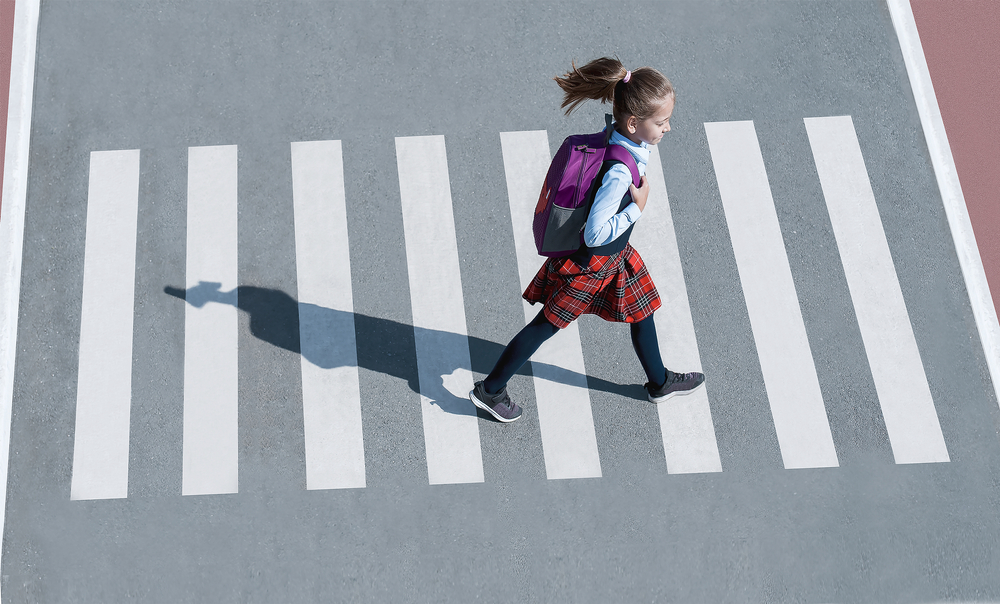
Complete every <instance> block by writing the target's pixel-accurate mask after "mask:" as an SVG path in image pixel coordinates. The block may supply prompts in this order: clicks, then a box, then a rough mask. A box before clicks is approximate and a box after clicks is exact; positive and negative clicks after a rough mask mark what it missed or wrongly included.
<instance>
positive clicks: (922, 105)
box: [888, 0, 1000, 402]
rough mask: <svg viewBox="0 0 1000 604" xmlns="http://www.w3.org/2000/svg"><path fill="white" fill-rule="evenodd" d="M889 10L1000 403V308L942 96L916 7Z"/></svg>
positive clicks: (899, 0) (901, 1)
mask: <svg viewBox="0 0 1000 604" xmlns="http://www.w3.org/2000/svg"><path fill="white" fill-rule="evenodd" d="M888 4H889V13H890V14H891V15H892V24H893V26H894V27H895V29H896V36H897V37H898V38H899V46H900V49H901V50H902V52H903V63H904V64H905V65H906V73H907V75H908V76H909V78H910V86H911V87H912V88H913V98H914V100H915V101H916V105H917V113H918V114H919V115H920V124H921V126H922V127H923V131H924V137H925V138H926V139H927V149H928V151H929V152H930V156H931V164H932V165H933V166H934V175H935V177H936V178H937V183H938V189H939V190H940V191H941V200H942V202H943V203H944V211H945V215H946V216H947V217H948V226H949V227H950V229H951V236H952V239H954V241H955V251H956V252H957V255H958V263H959V266H961V267H962V277H963V278H964V280H965V287H966V289H967V290H968V292H969V302H970V303H971V305H972V314H973V316H974V317H975V318H976V327H977V328H978V330H979V339H980V340H981V341H982V346H983V352H984V353H985V355H986V364H987V366H988V367H989V369H990V378H991V379H992V381H993V391H994V393H995V395H996V398H997V401H998V402H1000V323H998V320H997V310H996V305H995V304H994V301H993V296H992V294H991V293H990V285H989V281H988V280H987V278H986V269H985V267H984V266H983V259H982V256H980V254H979V246H978V245H977V243H976V235H975V232H974V231H973V228H972V220H971V218H970V217H969V209H968V207H967V206H966V204H965V195H964V194H963V192H962V184H961V182H960V181H959V179H958V170H957V169H956V167H955V158H954V156H953V155H952V151H951V145H949V144H948V135H947V133H946V132H945V129H944V121H943V120H942V118H941V109H940V107H939V106H938V102H937V96H936V95H935V94H934V86H933V84H932V82H931V75H930V72H929V71H928V70H927V61H926V58H925V57H924V50H923V46H922V45H921V43H920V37H919V35H918V33H917V25H916V23H915V22H914V19H913V10H912V7H911V6H910V3H909V2H908V0H888Z"/></svg>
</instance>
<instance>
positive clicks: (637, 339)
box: [630, 313, 667, 386]
mask: <svg viewBox="0 0 1000 604" xmlns="http://www.w3.org/2000/svg"><path fill="white" fill-rule="evenodd" d="M654 314H655V313H654ZM630 326H631V328H632V346H633V347H634V348H635V354H636V356H638V357H639V362H640V363H641V364H642V369H643V371H645V372H646V377H647V378H649V381H650V383H651V384H653V385H654V386H661V385H663V383H664V382H665V381H666V379H667V370H666V368H665V367H664V366H663V359H662V358H661V357H660V344H659V342H658V341H657V339H656V326H655V325H654V324H653V315H649V316H648V317H646V318H645V319H643V320H642V321H639V322H638V323H631V324H630Z"/></svg>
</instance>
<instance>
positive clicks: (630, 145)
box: [610, 130, 649, 164]
mask: <svg viewBox="0 0 1000 604" xmlns="http://www.w3.org/2000/svg"><path fill="white" fill-rule="evenodd" d="M610 142H612V143H616V144H619V145H621V146H622V147H625V148H626V149H628V152H629V153H631V154H632V157H634V158H635V161H636V163H641V164H646V163H648V162H649V145H648V144H646V143H634V142H632V141H630V140H629V139H627V138H626V137H624V136H622V134H621V133H620V132H618V130H614V131H613V132H612V133H611V141H610Z"/></svg>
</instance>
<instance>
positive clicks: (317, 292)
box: [71, 117, 949, 499]
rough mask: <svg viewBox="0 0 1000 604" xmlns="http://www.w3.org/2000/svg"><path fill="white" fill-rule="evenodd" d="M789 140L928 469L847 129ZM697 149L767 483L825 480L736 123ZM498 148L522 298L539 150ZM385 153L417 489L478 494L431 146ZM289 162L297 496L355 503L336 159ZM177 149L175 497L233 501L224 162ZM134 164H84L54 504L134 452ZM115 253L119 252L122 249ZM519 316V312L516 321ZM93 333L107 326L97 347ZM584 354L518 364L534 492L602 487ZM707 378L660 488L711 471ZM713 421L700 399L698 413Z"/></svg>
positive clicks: (792, 330) (837, 123) (717, 463)
mask: <svg viewBox="0 0 1000 604" xmlns="http://www.w3.org/2000/svg"><path fill="white" fill-rule="evenodd" d="M805 126H806V129H807V132H808V135H809V140H810V144H811V145H812V150H813V154H814V158H815V161H816V165H817V169H818V172H819V179H820V184H821V185H822V189H823V193H824V196H825V197H826V203H827V207H828V209H829V212H830V217H831V222H832V225H833V228H834V234H835V236H836V240H837V244H838V247H839V249H840V254H841V259H842V261H843V265H844V270H845V273H846V275H847V280H848V285H849V288H850V295H851V297H852V301H853V303H854V307H855V310H856V312H857V316H858V322H859V325H860V328H861V333H862V337H863V341H864V346H865V352H866V353H867V355H868V358H869V361H870V364H871V367H872V375H873V377H874V378H875V385H876V389H877V394H878V397H879V401H880V404H881V407H882V410H883V415H884V418H885V425H886V428H887V432H888V435H889V439H890V443H891V446H892V451H893V454H894V456H895V460H896V462H897V463H920V462H944V461H948V459H949V457H948V451H947V447H946V446H945V442H944V438H943V436H942V433H941V428H940V425H939V424H938V420H937V414H936V411H935V408H934V402H933V400H932V399H931V396H930V391H929V388H928V385H927V379H926V376H925V374H924V370H923V366H922V364H921V361H920V357H919V352H918V351H917V347H916V342H915V339H914V335H913V330H912V327H911V325H910V321H909V316H908V314H907V312H906V308H905V305H904V303H903V299H902V294H901V292H900V286H899V283H898V280H897V277H896V273H895V269H894V266H893V264H892V258H891V255H890V253H889V248H888V244H887V242H886V238H885V233H884V231H883V229H882V224H881V222H880V219H879V214H878V210H877V207H876V205H875V199H874V195H873V194H872V190H871V185H870V183H869V181H868V176H867V172H866V170H865V166H864V160H863V158H862V156H861V151H860V148H859V146H858V141H857V136H856V134H855V131H854V126H853V123H852V122H851V119H850V117H836V118H809V119H806V120H805ZM705 131H706V134H707V137H708V142H709V150H710V152H711V156H712V162H713V166H714V170H715V177H716V179H717V181H718V184H719V191H720V194H721V198H722V202H723V208H724V212H725V216H726V221H727V224H728V226H729V233H730V237H731V239H732V245H733V251H734V254H735V260H736V266H737V268H738V272H739V278H740V287H741V289H742V292H743V295H744V299H745V300H746V305H747V310H748V315H749V319H750V329H751V331H752V333H753V337H754V342H755V344H756V348H757V353H758V357H759V359H760V364H761V369H762V373H763V379H764V387H765V390H766V392H767V397H768V402H769V403H770V407H771V412H772V413H771V420H772V421H773V423H774V426H775V432H776V434H777V437H778V445H779V448H780V452H781V457H782V461H783V462H784V466H785V467H786V468H818V467H836V466H838V456H837V451H836V450H835V447H834V442H833V438H832V436H831V428H830V425H829V422H828V419H827V415H826V410H825V405H824V401H823V397H822V393H821V391H820V389H819V382H818V379H817V374H816V367H815V364H814V361H813V356H812V352H811V350H810V347H809V342H808V340H807V338H806V332H805V325H804V323H803V318H802V313H801V310H800V306H799V301H798V298H797V294H796V291H795V286H794V284H793V281H792V277H791V270H790V267H789V263H788V257H787V253H786V251H785V247H784V242H783V240H782V237H781V231H780V226H779V224H778V218H777V214H776V212H775V208H774V203H773V200H772V199H771V193H770V187H769V184H768V176H767V174H766V173H765V170H764V164H763V159H762V156H761V150H760V146H759V145H758V143H757V135H756V131H755V129H754V124H753V123H752V122H711V123H706V124H705ZM499 138H500V150H501V153H502V158H503V171H504V178H505V180H506V185H507V192H508V202H509V205H510V213H511V220H512V226H511V228H512V232H511V233H510V236H511V237H512V238H513V241H514V249H515V253H516V260H517V267H518V275H519V283H517V284H513V283H511V284H503V285H502V286H503V287H507V286H510V287H515V286H517V287H520V288H522V289H523V288H524V287H526V286H527V285H528V283H529V281H530V280H531V278H532V277H533V276H534V274H535V272H536V271H537V270H538V267H539V265H540V264H541V259H540V258H539V257H538V256H537V254H536V253H535V250H534V244H533V241H532V236H531V231H530V224H531V219H532V212H533V209H534V206H535V203H536V201H537V195H538V191H539V189H540V185H541V182H542V180H543V179H544V176H545V173H546V170H547V168H548V165H549V161H550V158H551V155H550V147H549V140H548V133H547V132H546V131H522V132H502V133H500V137H499ZM395 142H396V167H397V172H398V177H399V191H400V208H401V213H402V219H403V220H402V223H403V232H404V233H403V234H404V237H405V242H404V244H405V253H406V264H407V278H408V283H409V289H410V304H411V310H412V317H413V330H414V343H415V351H414V352H415V356H416V366H417V377H418V380H419V394H420V405H421V406H420V408H421V414H422V427H423V436H424V446H425V453H426V465H427V477H428V482H429V483H430V484H456V483H475V482H483V481H484V480H485V475H484V466H483V452H482V446H481V442H480V429H481V427H485V426H489V425H491V424H490V423H488V422H486V420H480V419H479V418H478V417H477V414H476V411H475V407H474V406H473V405H472V404H471V403H470V402H469V400H468V398H467V393H468V391H469V390H470V389H471V388H472V362H471V360H470V357H471V355H470V348H469V337H468V328H467V325H466V303H467V302H466V301H465V300H464V296H463V290H462V280H461V270H460V262H461V259H460V258H459V253H458V237H457V234H456V222H455V217H454V212H453V208H452V194H451V184H450V180H451V179H450V177H449V172H448V159H447V153H446V147H445V138H444V137H443V136H417V137H399V138H397V139H396V141H395ZM290 150H291V172H292V207H293V210H294V232H295V242H294V243H295V245H294V249H295V251H294V253H295V266H296V271H297V273H296V283H297V291H298V313H299V316H298V318H299V342H300V347H301V360H300V362H301V371H302V405H303V427H302V430H303V440H304V443H305V459H304V464H305V475H306V488H307V489H310V490H317V489H346V488H364V487H366V486H367V480H366V448H365V440H364V439H365V437H364V431H363V425H364V422H363V420H364V416H365V401H364V400H363V399H362V394H361V392H362V390H361V387H360V383H359V379H360V378H359V366H358V365H359V360H358V359H359V357H358V343H357V341H356V332H355V316H356V315H355V308H354V295H355V292H354V290H353V287H354V284H353V283H352V278H351V274H352V273H351V262H350V247H349V245H348V244H349V240H350V238H349V235H350V234H349V233H348V228H347V225H348V220H347V209H348V208H347V200H346V198H345V183H344V163H343V148H342V143H341V141H337V140H328V141H310V142H293V143H291V144H290ZM188 152H189V162H188V200H187V241H186V258H187V260H186V275H187V276H186V287H187V289H186V293H185V298H186V301H187V303H186V304H185V336H184V349H185V352H184V401H183V463H182V481H181V482H182V489H181V491H182V494H183V495H197V494H222V493H236V492H238V491H239V484H238V482H239V448H238V441H237V438H238V434H239V421H240V418H239V412H238V407H239V405H238V402H239V401H238V396H239V395H238V392H239V383H238V372H237V367H238V358H239V344H238V337H237V331H238V330H237V317H238V302H239V295H238V282H237V266H238V254H237V207H238V193H237V172H238V166H237V148H236V146H234V145H230V146H218V147H191V148H190V149H189V150H188ZM139 154H140V151H138V150H133V151H107V152H105V151H102V152H94V153H93V154H92V157H91V172H90V195H89V199H88V226H87V241H86V250H85V271H84V274H85V277H84V285H83V309H82V318H81V343H80V360H79V375H78V383H79V387H78V393H77V416H76V421H77V424H76V434H75V441H74V447H75V448H74V458H73V473H72V486H71V498H72V499H108V498H122V497H127V495H128V457H129V454H128V451H129V439H130V438H136V437H137V436H136V435H130V434H129V421H130V419H129V411H130V403H131V382H130V379H131V357H132V354H133V352H132V349H131V329H132V322H131V316H132V313H133V309H132V298H133V295H132V293H131V292H132V291H133V289H132V288H133V287H134V273H135V255H134V251H135V238H136V226H135V213H136V208H137V207H138V204H137V196H138V193H137V191H138V188H139V186H138V185H139V182H138V181H139V168H138V166H139ZM498 169H499V168H498ZM647 178H648V179H649V181H650V184H651V193H650V197H649V203H648V205H647V208H646V210H645V211H644V213H643V218H642V222H641V225H640V226H641V228H637V229H636V230H635V232H634V234H633V243H634V244H635V246H636V247H637V248H638V249H640V251H641V253H642V255H643V258H644V260H645V261H646V264H647V267H648V269H649V271H650V273H651V275H652V276H653V279H654V281H655V282H656V284H657V287H658V289H659V290H660V293H661V297H662V298H663V300H664V306H663V307H662V308H661V309H660V310H659V311H658V312H657V315H656V317H657V320H656V323H657V331H658V334H659V337H660V346H661V353H662V355H663V358H664V362H665V363H666V364H667V366H668V367H670V368H671V369H675V370H677V371H700V370H701V368H702V357H701V353H700V352H699V345H698V341H697V337H696V333H695V328H694V320H693V318H692V308H691V306H690V302H689V298H688V290H687V285H686V283H685V280H684V272H683V270H682V263H681V258H682V257H683V254H682V253H681V252H682V250H681V249H680V248H679V247H678V240H677V237H676V234H675V231H674V223H673V217H672V215H671V209H670V201H669V199H668V195H667V188H666V183H665V180H664V175H663V167H662V164H661V161H660V156H659V153H658V151H657V149H656V148H655V147H654V148H652V152H651V155H650V161H649V164H648V167H647ZM91 221H93V224H91ZM126 248H130V249H131V251H132V254H131V255H129V254H127V253H126V254H123V253H121V250H123V249H126ZM537 312H538V308H537V307H534V308H533V307H531V306H530V305H528V304H527V303H524V317H525V320H530V319H531V318H533V317H534V315H535V314H536V313H537ZM112 315H113V316H112ZM111 324H114V325H115V328H114V329H111V330H107V329H101V327H103V326H104V325H111ZM501 344H503V343H501ZM583 353H584V350H583V344H582V342H581V338H580V333H579V331H578V327H577V325H576V324H575V323H574V324H572V325H571V326H570V327H569V328H567V329H565V330H562V332H561V333H559V334H557V335H556V336H555V337H554V338H552V339H551V340H549V341H548V342H546V344H545V345H543V347H542V348H541V349H540V350H539V351H538V352H537V353H536V355H535V356H534V357H533V358H532V364H531V368H532V373H533V376H534V377H533V385H534V389H535V398H536V402H537V404H536V406H535V408H534V409H528V410H527V412H529V413H530V412H534V413H536V414H537V418H538V425H539V432H540V438H541V448H542V451H543V453H544V461H545V471H546V476H547V477H548V478H549V479H574V478H599V477H601V476H602V463H601V455H602V452H601V451H599V449H598V439H597V436H596V430H595V425H594V414H593V410H592V407H591V405H592V401H591V398H590V391H589V389H588V378H587V370H586V367H585V365H584V354H583ZM712 379H713V376H711V375H710V376H708V379H707V383H706V386H705V388H703V389H701V390H700V391H698V392H697V393H696V394H694V395H691V396H689V397H686V398H684V399H682V400H679V401H678V400H671V401H669V402H668V403H664V404H661V405H658V406H657V414H658V419H659V423H660V429H661V434H662V439H663V441H662V445H663V449H664V454H665V459H664V461H665V464H666V469H667V472H668V473H670V474H685V473H705V472H720V471H722V470H723V468H722V463H721V460H720V454H719V445H718V442H717V440H716V438H717V436H716V427H715V424H714V422H713V411H712V403H713V402H714V401H713V400H712V398H711V397H713V396H717V395H713V394H712V393H713V392H715V391H714V390H713V382H712ZM414 389H416V386H414ZM725 408H726V405H725V402H721V404H720V405H719V406H717V407H716V412H717V413H718V412H719V410H720V409H722V410H724V409H725ZM722 412H723V413H724V412H725V411H722ZM369 455H370V453H369ZM660 463H663V462H660Z"/></svg>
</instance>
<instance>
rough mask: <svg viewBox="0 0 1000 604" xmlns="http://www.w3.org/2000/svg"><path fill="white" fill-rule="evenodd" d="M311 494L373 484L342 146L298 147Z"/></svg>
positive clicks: (295, 167) (296, 193) (295, 185)
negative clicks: (367, 463) (369, 473)
mask: <svg viewBox="0 0 1000 604" xmlns="http://www.w3.org/2000/svg"><path fill="white" fill-rule="evenodd" d="M291 149H292V198H293V204H294V210H295V266H296V271H297V275H298V277H297V280H298V298H299V341H300V342H301V344H300V345H301V351H302V359H301V363H302V415H303V422H304V429H305V447H306V488H307V489H350V488H361V487H364V486H365V448H364V438H363V436H362V432H361V390H360V386H359V383H358V351H357V342H356V339H355V338H356V336H355V333H354V297H353V293H352V289H351V251H350V247H349V246H348V239H347V201H346V196H345V193H344V163H343V155H342V150H341V144H340V141H315V142H299V143H292V144H291Z"/></svg>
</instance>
